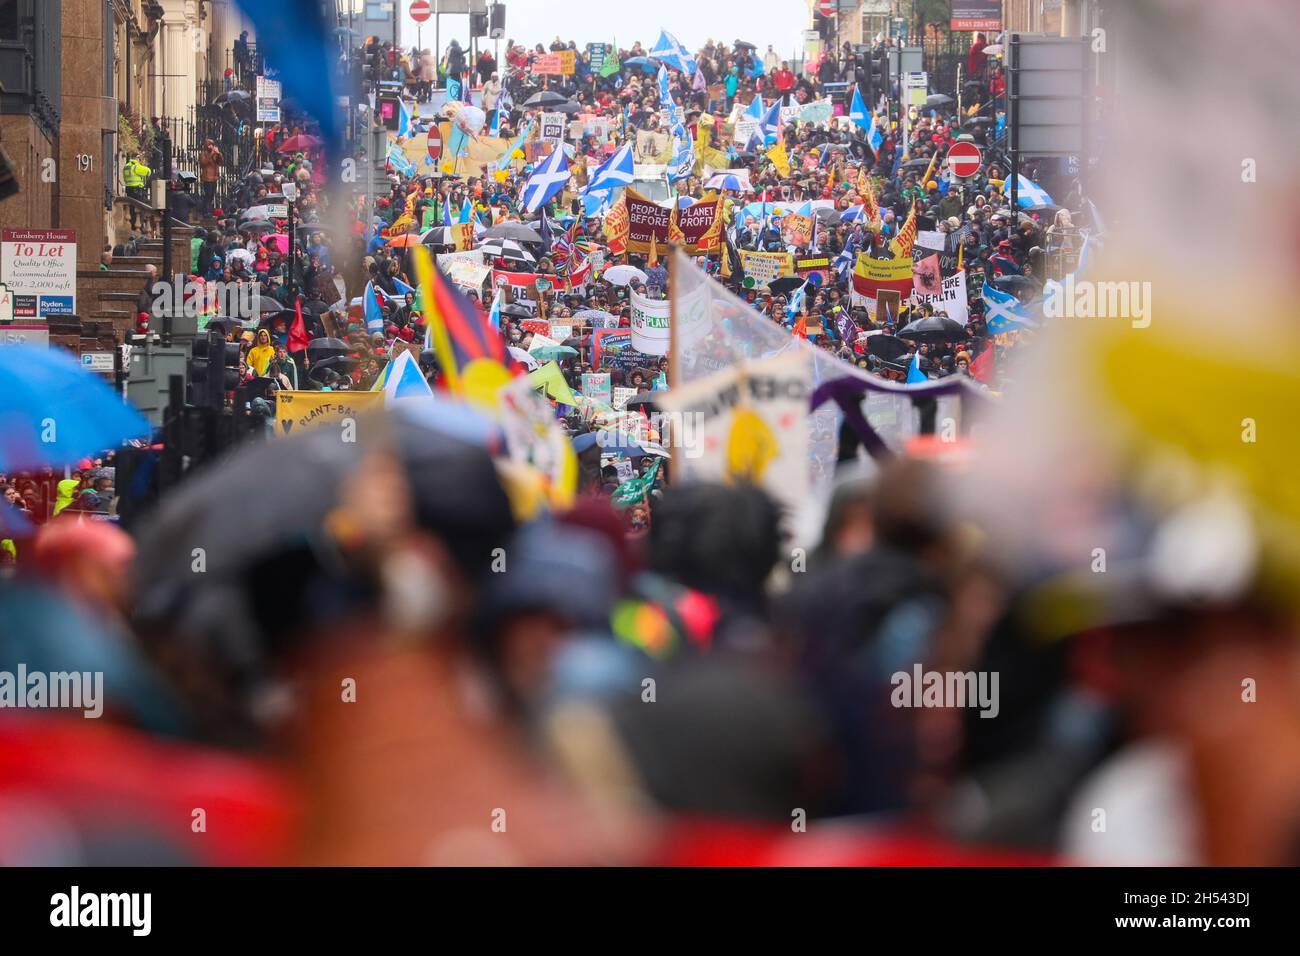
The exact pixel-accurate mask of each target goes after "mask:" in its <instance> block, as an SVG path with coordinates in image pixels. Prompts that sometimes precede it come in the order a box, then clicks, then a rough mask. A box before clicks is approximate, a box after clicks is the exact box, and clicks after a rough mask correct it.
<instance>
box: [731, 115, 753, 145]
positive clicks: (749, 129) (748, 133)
mask: <svg viewBox="0 0 1300 956" xmlns="http://www.w3.org/2000/svg"><path fill="white" fill-rule="evenodd" d="M758 125H759V124H758V120H756V119H742V120H737V121H736V125H735V128H734V129H733V130H732V133H731V141H732V142H733V143H739V144H740V145H741V146H744V145H745V144H746V143H748V142H749V140H750V138H751V137H752V136H754V135H755V134H756V133H758Z"/></svg>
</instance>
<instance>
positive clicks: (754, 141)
mask: <svg viewBox="0 0 1300 956" xmlns="http://www.w3.org/2000/svg"><path fill="white" fill-rule="evenodd" d="M762 148H763V140H762V139H761V138H760V137H759V135H758V130H754V132H752V133H750V134H749V139H748V140H747V141H746V142H745V152H747V153H757V152H758V151H759V150H760V149H762Z"/></svg>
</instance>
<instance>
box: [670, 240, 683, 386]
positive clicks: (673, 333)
mask: <svg viewBox="0 0 1300 956" xmlns="http://www.w3.org/2000/svg"><path fill="white" fill-rule="evenodd" d="M680 248H681V247H680V246H679V245H678V244H677V243H676V242H670V243H669V244H668V301H669V306H668V387H669V388H676V387H677V383H678V382H680V381H681V352H680V350H679V349H678V348H677V282H676V281H675V280H676V277H677V250H678V249H680Z"/></svg>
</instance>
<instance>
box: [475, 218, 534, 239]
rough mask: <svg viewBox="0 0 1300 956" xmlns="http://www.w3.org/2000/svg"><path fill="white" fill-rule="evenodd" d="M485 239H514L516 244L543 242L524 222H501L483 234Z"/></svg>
mask: <svg viewBox="0 0 1300 956" xmlns="http://www.w3.org/2000/svg"><path fill="white" fill-rule="evenodd" d="M483 238H484V239H513V240H515V242H541V241H542V236H541V233H539V232H538V231H537V230H536V229H534V228H533V227H532V226H526V225H524V224H523V223H522V222H499V223H497V224H496V225H495V226H492V227H491V228H489V229H488V230H487V231H486V232H484V233H483Z"/></svg>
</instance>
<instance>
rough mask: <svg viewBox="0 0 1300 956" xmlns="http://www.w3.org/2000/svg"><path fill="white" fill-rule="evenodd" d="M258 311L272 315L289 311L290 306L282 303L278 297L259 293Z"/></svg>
mask: <svg viewBox="0 0 1300 956" xmlns="http://www.w3.org/2000/svg"><path fill="white" fill-rule="evenodd" d="M257 299H258V311H259V312H261V313H262V314H263V315H272V314H274V313H276V312H288V311H289V307H288V306H286V305H284V304H283V303H281V302H280V301H279V300H278V299H273V298H271V297H270V296H269V295H259V296H258V297H257Z"/></svg>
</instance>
